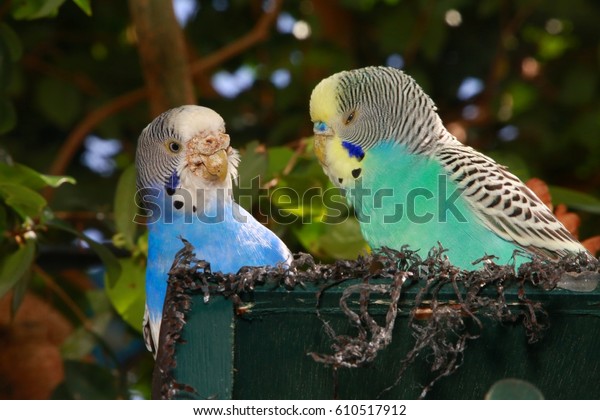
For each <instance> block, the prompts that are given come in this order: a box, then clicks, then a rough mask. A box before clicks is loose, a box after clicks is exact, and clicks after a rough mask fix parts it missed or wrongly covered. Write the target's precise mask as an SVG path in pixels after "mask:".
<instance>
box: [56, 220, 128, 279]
mask: <svg viewBox="0 0 600 420" xmlns="http://www.w3.org/2000/svg"><path fill="white" fill-rule="evenodd" d="M46 224H47V225H48V226H51V227H54V228H56V229H60V230H63V231H65V232H68V233H70V234H72V235H75V236H77V237H78V238H79V239H81V240H83V241H85V242H86V243H87V244H88V245H89V246H90V248H91V249H92V251H94V252H95V253H96V255H98V257H99V258H100V259H101V260H102V264H103V265H104V269H105V270H106V275H107V276H108V283H109V285H110V286H114V284H115V282H116V281H117V280H118V279H119V276H120V275H121V265H120V264H119V260H118V259H117V257H115V256H114V254H113V253H112V252H111V251H110V250H109V249H108V248H107V247H105V246H104V245H102V244H100V243H98V242H96V241H94V240H93V239H91V238H89V237H88V236H86V235H84V234H83V233H81V232H78V231H77V230H75V229H73V228H72V227H71V226H69V225H67V224H66V223H65V222H63V221H62V220H58V219H51V220H48V221H47V222H46Z"/></svg>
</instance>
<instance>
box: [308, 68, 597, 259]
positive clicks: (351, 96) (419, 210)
mask: <svg viewBox="0 0 600 420" xmlns="http://www.w3.org/2000/svg"><path fill="white" fill-rule="evenodd" d="M310 115H311V119H312V121H313V124H314V133H315V152H316V155H317V158H318V159H319V161H320V163H321V165H322V166H323V169H324V171H325V173H326V174H327V175H328V176H329V178H330V179H331V180H332V182H333V183H334V184H335V185H337V186H338V187H340V188H342V189H343V190H344V191H345V193H346V197H347V199H348V201H349V202H350V204H351V205H353V207H354V208H355V212H356V214H357V217H358V220H359V223H360V227H361V231H362V233H363V236H364V237H365V239H366V240H367V242H368V243H369V245H370V246H371V247H372V248H374V249H377V248H381V247H384V246H386V247H390V248H395V249H400V248H401V247H402V246H403V245H405V244H408V245H409V246H410V247H411V248H412V249H416V250H420V253H421V255H422V256H426V255H427V252H428V251H429V250H430V249H431V248H432V247H434V246H436V244H437V242H438V241H439V242H440V243H441V244H442V245H443V246H444V247H445V248H447V249H448V253H447V255H448V257H449V259H450V261H451V262H452V263H453V264H454V265H456V266H458V267H461V268H464V269H473V268H475V267H474V266H473V262H474V261H476V260H479V259H480V258H481V257H482V256H483V255H484V254H487V255H489V256H492V255H493V256H495V257H497V260H496V261H497V262H499V263H502V264H506V263H508V262H510V261H511V257H513V254H514V251H515V250H520V251H525V252H526V253H529V254H536V255H539V256H543V257H547V258H550V259H555V258H557V257H560V256H564V255H566V254H569V253H573V254H574V253H586V254H587V256H588V257H589V258H590V259H592V258H593V257H592V256H591V255H590V254H589V253H588V252H587V251H586V249H585V248H584V247H583V246H582V245H581V244H580V243H579V242H578V241H577V240H576V239H575V238H574V237H573V236H572V235H571V234H570V233H569V232H568V231H567V229H566V228H565V227H564V226H563V225H562V224H561V223H560V222H559V221H558V220H557V219H556V218H555V217H554V215H553V214H552V212H551V211H550V210H549V209H548V208H547V207H546V206H545V205H544V204H543V203H542V202H541V201H540V200H539V199H538V197H537V196H536V195H535V194H534V193H533V192H532V191H531V190H530V189H529V188H527V186H525V185H524V184H523V183H522V182H521V181H520V180H519V179H518V178H517V177H515V176H514V175H513V174H511V173H510V172H509V171H508V170H507V168H506V167H504V166H501V165H499V164H497V163H496V162H495V161H493V160H492V159H490V158H489V157H487V156H485V155H483V154H481V153H479V152H477V151H475V150H473V149H472V148H471V147H469V146H466V145H464V144H462V143H461V142H459V141H458V140H457V139H456V138H455V137H454V136H453V135H452V134H451V133H450V132H448V130H447V129H446V128H445V127H444V125H443V123H442V121H441V119H440V117H439V116H438V114H437V112H436V107H435V105H434V103H433V101H432V100H431V99H430V98H429V96H427V94H425V92H424V91H423V90H422V89H421V88H420V87H419V86H418V85H417V83H416V82H415V81H414V80H413V79H412V78H411V77H409V76H408V75H406V74H405V73H403V72H402V71H400V70H398V69H394V68H388V67H367V68H362V69H357V70H352V71H344V72H340V73H337V74H334V75H332V76H330V77H328V78H326V79H324V80H322V81H321V82H320V83H319V84H318V85H317V86H316V87H315V89H314V90H313V93H312V96H311V101H310ZM525 260H526V257H518V258H517V263H518V264H520V263H522V262H523V261H525Z"/></svg>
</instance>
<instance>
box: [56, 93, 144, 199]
mask: <svg viewBox="0 0 600 420" xmlns="http://www.w3.org/2000/svg"><path fill="white" fill-rule="evenodd" d="M146 95H147V92H146V89H145V88H140V89H136V90H132V91H131V92H128V93H125V94H123V95H121V96H118V97H117V98H115V99H113V100H112V101H110V102H109V103H107V104H105V105H103V106H101V107H100V108H97V109H95V110H93V111H92V112H90V113H89V114H87V115H86V117H85V118H84V119H83V120H81V122H79V124H77V126H75V128H74V129H73V131H71V133H70V134H69V136H68V137H67V140H66V141H65V142H64V143H63V145H62V147H61V149H60V151H59V153H58V155H57V157H56V159H55V160H54V162H53V163H52V166H50V170H49V173H50V174H51V175H61V174H63V173H65V171H66V169H67V167H68V166H69V163H70V162H71V160H72V159H73V156H74V155H75V153H77V150H78V149H79V147H80V146H81V143H82V141H83V139H84V138H85V136H87V135H88V134H89V133H90V132H91V131H92V130H93V129H94V127H96V126H97V125H98V124H100V123H101V122H102V121H104V120H105V119H107V118H108V117H110V116H111V115H114V114H116V113H117V112H119V111H121V110H123V109H126V108H129V107H130V106H132V105H135V104H136V103H138V102H139V101H141V100H142V99H144V98H145V97H146ZM46 197H49V194H48V193H46Z"/></svg>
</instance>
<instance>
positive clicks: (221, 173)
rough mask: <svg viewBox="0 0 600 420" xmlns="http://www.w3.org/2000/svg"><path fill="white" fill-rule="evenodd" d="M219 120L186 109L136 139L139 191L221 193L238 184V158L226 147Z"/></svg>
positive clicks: (226, 138)
mask: <svg viewBox="0 0 600 420" xmlns="http://www.w3.org/2000/svg"><path fill="white" fill-rule="evenodd" d="M229 143H230V141H229V135H227V134H226V132H225V122H224V121H223V118H221V116H220V115H219V114H217V113H216V112H215V111H213V110H212V109H210V108H206V107H202V106H196V105H185V106H181V107H178V108H173V109H171V110H168V111H166V112H164V113H162V114H161V115H159V116H158V117H156V118H155V119H154V121H152V122H151V123H150V124H149V125H148V126H147V127H146V128H145V129H144V130H143V131H142V133H141V134H140V137H139V139H138V146H137V152H136V167H137V182H138V188H139V189H143V188H153V189H163V190H164V191H165V192H166V193H167V194H168V195H173V194H174V193H175V192H176V191H180V190H187V192H189V193H191V196H192V197H194V199H193V200H192V201H193V205H196V204H197V203H196V198H195V197H196V196H197V194H196V193H197V191H199V190H202V191H203V193H204V192H212V191H217V190H224V191H225V195H227V196H228V195H230V193H231V188H232V183H233V181H234V180H235V179H236V178H237V166H238V163H239V153H238V152H237V150H235V149H234V148H232V147H231V146H230V144H229Z"/></svg>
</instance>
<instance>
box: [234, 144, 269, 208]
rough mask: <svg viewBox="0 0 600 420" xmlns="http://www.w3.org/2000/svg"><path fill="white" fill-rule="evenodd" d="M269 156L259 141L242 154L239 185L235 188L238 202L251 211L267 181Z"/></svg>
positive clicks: (247, 147) (250, 145) (239, 167)
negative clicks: (261, 185)
mask: <svg viewBox="0 0 600 420" xmlns="http://www.w3.org/2000/svg"><path fill="white" fill-rule="evenodd" d="M266 172H267V155H266V153H265V151H264V149H263V146H261V145H260V143H259V142H258V141H256V140H255V141H252V142H250V143H248V144H247V145H246V147H245V148H244V150H242V152H241V161H240V164H239V166H238V180H239V181H238V185H237V186H235V187H234V197H235V199H236V201H237V202H238V203H239V204H240V205H241V206H242V207H244V208H245V209H246V210H248V211H250V210H251V209H252V206H253V205H254V203H255V201H256V199H257V197H258V193H259V189H260V184H261V183H262V182H264V181H265V175H266Z"/></svg>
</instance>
